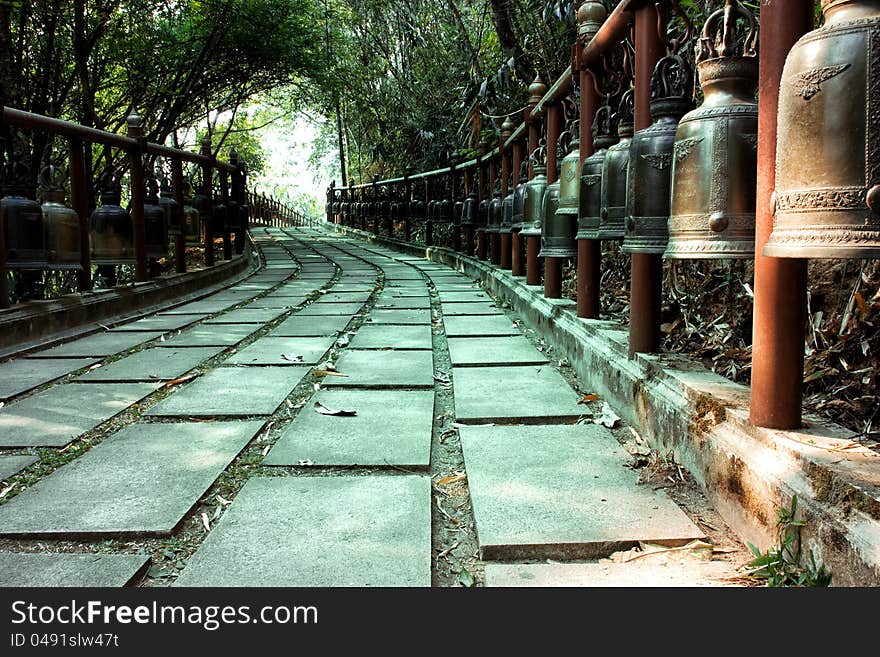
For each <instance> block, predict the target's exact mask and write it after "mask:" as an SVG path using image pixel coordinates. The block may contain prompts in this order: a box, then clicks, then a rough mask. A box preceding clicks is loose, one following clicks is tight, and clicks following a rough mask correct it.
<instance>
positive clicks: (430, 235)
mask: <svg viewBox="0 0 880 657" xmlns="http://www.w3.org/2000/svg"><path fill="white" fill-rule="evenodd" d="M430 203H431V188H430V185H429V183H428V178H425V246H431V242H433V241H434V224H433V223H431V212H430V210H429V205H430Z"/></svg>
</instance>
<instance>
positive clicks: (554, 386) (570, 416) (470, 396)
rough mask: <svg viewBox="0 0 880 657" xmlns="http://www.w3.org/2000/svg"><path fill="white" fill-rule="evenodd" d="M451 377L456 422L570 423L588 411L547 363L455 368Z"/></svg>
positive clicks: (560, 376)
mask: <svg viewBox="0 0 880 657" xmlns="http://www.w3.org/2000/svg"><path fill="white" fill-rule="evenodd" d="M452 377H453V381H454V389H455V413H456V417H457V418H458V420H459V421H460V422H469V423H475V422H499V423H506V424H511V423H513V422H532V423H534V422H537V421H541V422H572V421H574V420H576V419H578V418H580V417H583V416H584V415H585V414H588V412H587V410H586V409H585V407H584V406H579V405H578V403H577V402H578V395H577V394H576V393H575V392H574V390H572V389H571V386H569V385H568V383H567V382H566V380H565V379H563V378H562V375H560V374H559V373H558V372H557V371H556V370H554V369H553V368H552V367H551V366H549V365H544V366H534V365H517V366H510V367H508V366H502V367H455V368H453V370H452Z"/></svg>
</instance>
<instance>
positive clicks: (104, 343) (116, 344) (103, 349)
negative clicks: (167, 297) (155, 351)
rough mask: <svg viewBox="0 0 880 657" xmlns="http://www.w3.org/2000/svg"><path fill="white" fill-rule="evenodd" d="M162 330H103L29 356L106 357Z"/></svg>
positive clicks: (138, 343) (142, 342) (140, 342)
mask: <svg viewBox="0 0 880 657" xmlns="http://www.w3.org/2000/svg"><path fill="white" fill-rule="evenodd" d="M160 335H162V331H144V332H143V333H141V332H139V331H130V332H125V331H122V332H119V333H114V332H112V331H103V332H101V333H93V334H92V335H88V336H86V337H84V338H79V339H78V340H73V341H72V342H65V343H64V344H60V345H58V346H57V347H52V348H51V349H46V350H44V351H38V352H36V353H34V354H30V355H28V358H69V357H79V358H82V357H86V356H93V357H96V358H106V357H107V356H112V355H114V354H118V353H121V352H123V351H128V350H129V349H131V348H133V347H137V346H138V345H140V344H144V343H145V342H149V341H150V340H155V339H156V338H158V337H159V336H160Z"/></svg>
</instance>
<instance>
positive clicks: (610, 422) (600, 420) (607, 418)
mask: <svg viewBox="0 0 880 657" xmlns="http://www.w3.org/2000/svg"><path fill="white" fill-rule="evenodd" d="M593 422H594V423H595V424H601V425H602V426H603V427H607V428H609V429H613V428H614V427H616V426H617V423H618V422H620V416H619V415H618V414H617V413H615V412H614V411H613V410H611V407H610V406H609V405H608V402H602V412H601V413H600V414H599V415H597V416H595V417H594V418H593Z"/></svg>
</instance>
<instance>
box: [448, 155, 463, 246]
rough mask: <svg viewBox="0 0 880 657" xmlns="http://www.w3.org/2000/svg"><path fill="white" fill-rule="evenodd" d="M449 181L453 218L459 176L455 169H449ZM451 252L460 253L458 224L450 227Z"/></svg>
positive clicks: (459, 229)
mask: <svg viewBox="0 0 880 657" xmlns="http://www.w3.org/2000/svg"><path fill="white" fill-rule="evenodd" d="M450 171H451V174H450V179H449V197H450V198H451V199H452V213H453V217H454V216H455V203H456V198H457V194H458V184H459V180H460V178H461V176H460V175H459V173H458V171H456V169H455V167H452V168H451V169H450ZM452 250H453V251H461V224H460V223H459V225H458V226H456V225H455V224H454V223H453V226H452Z"/></svg>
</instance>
